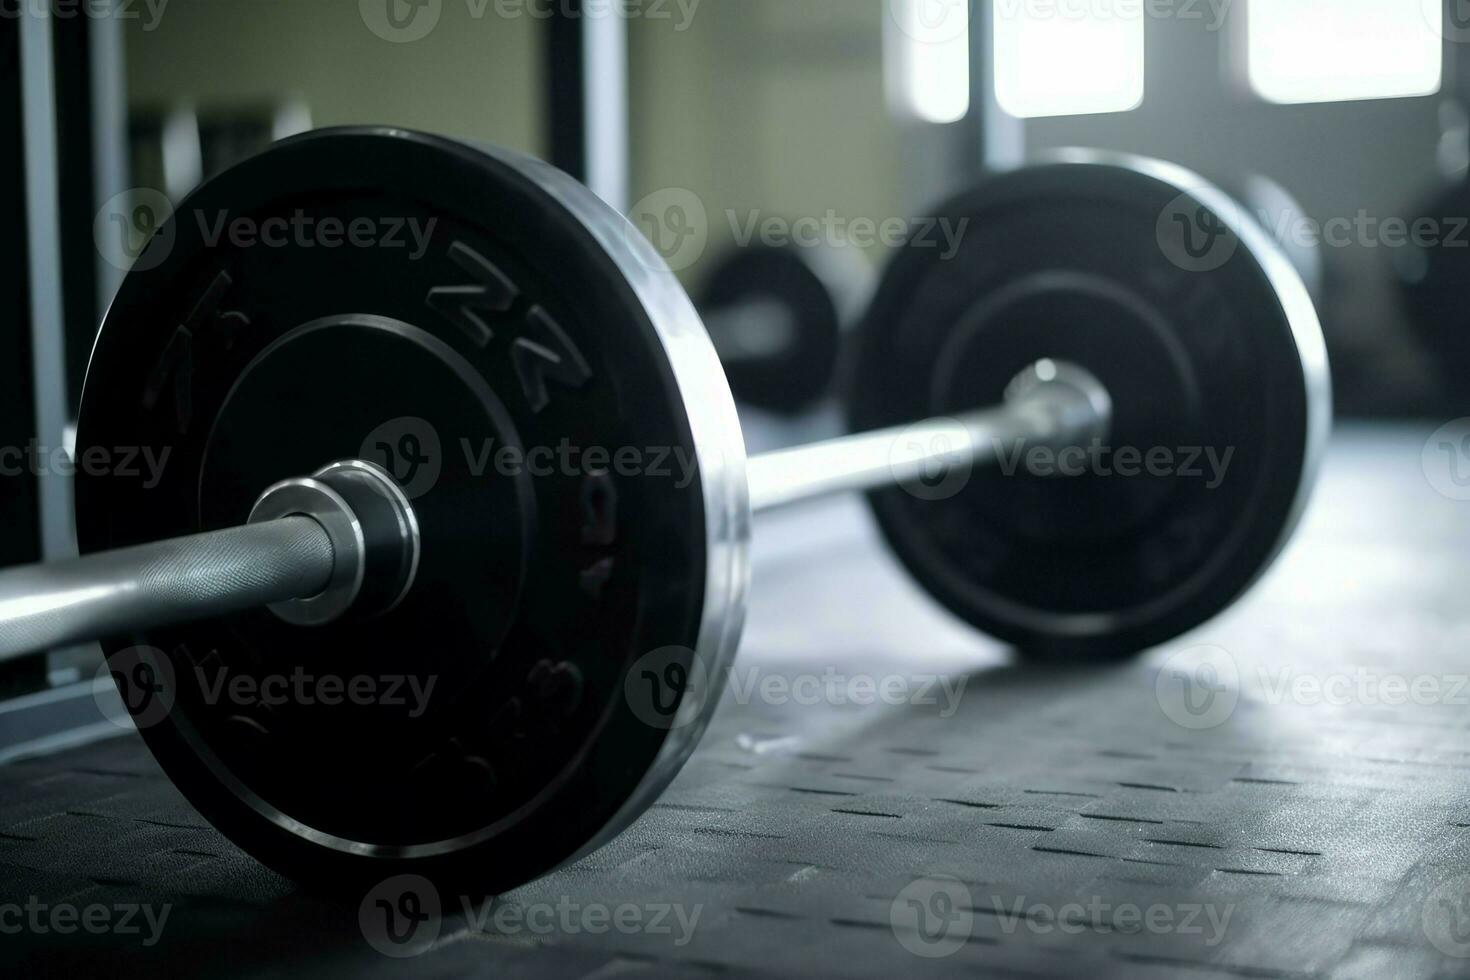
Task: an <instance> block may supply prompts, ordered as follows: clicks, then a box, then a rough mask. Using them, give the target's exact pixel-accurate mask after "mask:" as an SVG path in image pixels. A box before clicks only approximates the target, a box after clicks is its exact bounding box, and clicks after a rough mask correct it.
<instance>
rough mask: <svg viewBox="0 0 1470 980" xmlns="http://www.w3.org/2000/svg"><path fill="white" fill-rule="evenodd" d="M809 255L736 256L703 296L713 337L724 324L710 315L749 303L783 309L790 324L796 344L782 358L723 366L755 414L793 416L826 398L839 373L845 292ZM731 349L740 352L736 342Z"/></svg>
mask: <svg viewBox="0 0 1470 980" xmlns="http://www.w3.org/2000/svg"><path fill="white" fill-rule="evenodd" d="M811 252H812V250H811V249H803V248H800V247H798V246H794V245H793V246H788V247H784V248H778V247H775V246H767V245H752V246H749V247H746V248H741V249H738V250H736V251H735V252H733V253H731V254H730V255H728V256H726V257H725V258H724V260H723V261H721V262H720V264H719V265H718V266H717V267H716V269H715V271H714V273H713V274H712V275H711V276H710V277H709V279H708V280H707V281H706V282H705V284H704V288H703V291H702V292H701V294H700V299H699V301H698V306H699V310H700V312H701V314H702V315H704V316H705V317H706V321H707V323H708V324H709V327H710V330H711V332H712V333H713V332H715V331H717V330H718V329H719V323H720V321H719V320H717V319H714V318H713V317H711V314H712V313H717V312H719V311H721V310H729V309H730V308H732V307H736V306H741V305H745V304H752V303H759V304H769V305H771V306H774V307H777V308H779V309H780V310H781V311H782V315H783V318H784V319H785V320H786V321H787V322H788V323H789V324H790V326H791V329H792V337H791V343H789V344H788V345H786V346H785V347H784V348H782V349H781V350H780V351H778V352H774V353H772V354H770V355H769V356H764V357H759V358H751V359H749V360H738V361H737V360H730V361H726V363H725V374H726V376H727V377H728V378H729V380H730V389H731V390H732V391H733V392H734V393H735V397H736V398H738V399H740V400H741V401H744V402H748V403H749V404H751V405H754V406H756V407H757V408H764V409H767V410H768V411H772V412H778V413H781V414H785V415H793V414H796V413H797V412H800V411H801V410H803V409H805V408H808V407H810V406H811V405H812V404H813V403H814V402H817V401H819V400H820V399H822V398H824V397H826V396H827V395H828V394H829V393H830V390H831V387H832V380H833V377H834V376H835V375H836V373H837V363H838V358H839V356H840V354H841V337H842V330H843V326H844V316H845V314H846V311H845V309H844V307H843V296H841V295H839V290H840V289H841V286H840V284H837V283H829V281H828V279H827V278H826V277H824V276H823V274H822V272H821V270H820V269H819V268H818V266H817V264H816V263H817V261H818V260H817V259H816V257H815V256H814V255H812V254H809V253H811ZM834 264H835V263H834ZM849 292H851V290H849ZM714 339H715V346H716V349H723V347H724V346H725V345H724V344H723V343H722V339H721V338H720V337H719V336H718V335H716V336H715V338H714ZM728 342H729V343H731V344H732V345H733V346H738V339H737V338H729V339H728Z"/></svg>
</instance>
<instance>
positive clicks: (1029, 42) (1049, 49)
mask: <svg viewBox="0 0 1470 980" xmlns="http://www.w3.org/2000/svg"><path fill="white" fill-rule="evenodd" d="M1146 7H1147V5H1146V4H1143V3H1126V2H1124V3H1111V2H1109V3H1101V2H1098V0H1054V2H1052V0H1048V2H1037V0H994V9H995V96H996V99H997V101H999V102H1000V105H1001V108H1002V109H1004V110H1005V111H1006V112H1009V113H1010V114H1011V115H1013V116H1020V117H1022V118H1033V117H1036V116H1076V115H1085V114H1089V113H1097V112H1124V111H1126V110H1128V109H1133V108H1136V107H1137V106H1138V104H1139V103H1140V102H1142V101H1143V15H1144V10H1145V8H1146Z"/></svg>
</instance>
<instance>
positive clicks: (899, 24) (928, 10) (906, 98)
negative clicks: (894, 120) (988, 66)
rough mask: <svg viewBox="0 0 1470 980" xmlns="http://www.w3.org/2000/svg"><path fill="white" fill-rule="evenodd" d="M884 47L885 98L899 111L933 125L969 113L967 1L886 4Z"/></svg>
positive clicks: (905, 0)
mask: <svg viewBox="0 0 1470 980" xmlns="http://www.w3.org/2000/svg"><path fill="white" fill-rule="evenodd" d="M885 6H886V7H887V8H888V18H887V23H886V24H885V25H884V48H885V51H886V57H887V59H888V66H887V69H888V89H889V97H890V99H891V101H892V102H893V103H894V106H895V107H896V108H898V109H899V110H900V111H903V112H906V113H908V114H910V115H912V116H915V117H917V118H919V119H922V120H924V121H925V122H932V123H951V122H958V121H959V120H961V119H963V118H965V115H966V114H967V113H968V112H969V111H970V9H969V3H968V2H967V0H887V2H886V3H885Z"/></svg>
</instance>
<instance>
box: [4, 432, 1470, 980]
mask: <svg viewBox="0 0 1470 980" xmlns="http://www.w3.org/2000/svg"><path fill="white" fill-rule="evenodd" d="M1429 428H1431V427H1425V428H1424V429H1423V430H1422V431H1421V430H1419V429H1411V428H1400V429H1392V430H1374V431H1362V430H1359V431H1354V432H1350V433H1347V434H1346V435H1344V436H1342V437H1340V438H1339V440H1338V442H1337V444H1336V446H1335V447H1334V451H1333V455H1332V457H1331V460H1330V463H1329V467H1328V472H1327V474H1326V476H1325V479H1324V481H1323V485H1322V487H1321V490H1320V492H1319V494H1318V497H1317V500H1316V504H1315V505H1314V507H1313V510H1312V512H1311V514H1310V516H1309V519H1308V521H1307V524H1306V527H1305V528H1304V531H1303V533H1302V534H1301V536H1300V537H1299V539H1298V541H1297V543H1296V544H1295V545H1294V546H1293V547H1292V548H1291V550H1290V551H1289V552H1288V554H1287V555H1286V557H1285V559H1284V560H1283V562H1282V563H1281V564H1280V565H1279V566H1278V567H1277V569H1276V570H1275V571H1273V572H1272V573H1271V575H1270V576H1269V577H1268V578H1267V580H1266V581H1265V582H1264V583H1263V584H1262V586H1261V587H1260V588H1258V589H1257V590H1256V591H1255V592H1253V593H1252V594H1251V596H1250V597H1249V598H1248V599H1247V600H1246V601H1245V602H1243V603H1241V604H1240V605H1239V606H1238V607H1237V608H1236V609H1235V610H1234V611H1232V612H1231V613H1230V614H1229V615H1227V616H1226V617H1224V618H1222V619H1221V620H1219V621H1217V622H1216V623H1213V624H1210V625H1209V626H1208V627H1207V628H1205V629H1203V630H1201V631H1200V632H1198V633H1197V634H1195V635H1193V636H1190V637H1187V638H1185V639H1184V640H1182V641H1180V642H1178V643H1176V644H1174V645H1172V646H1170V647H1168V648H1166V649H1163V650H1160V651H1157V652H1156V653H1154V654H1152V655H1150V656H1149V657H1147V658H1145V659H1144V660H1142V661H1140V662H1137V663H1131V664H1126V665H1121V666H1117V667H1110V668H1107V669H1095V670H1077V669H1065V670H1064V669H1035V668H1026V667H1022V666H1019V665H1017V664H1016V663H1014V662H1013V661H1012V660H1011V658H1010V657H1009V656H1008V655H1007V654H1006V653H1005V652H1004V651H1001V650H999V649H997V648H995V647H993V646H991V645H989V644H988V643H986V641H984V640H982V639H979V638H977V637H975V636H973V635H972V634H971V633H969V632H968V631H967V630H965V629H964V628H962V627H961V626H960V625H958V624H957V623H955V622H954V621H953V620H952V619H950V618H949V617H947V616H946V615H944V614H942V613H941V612H939V611H937V610H936V609H935V608H934V607H933V605H932V604H931V603H929V602H928V601H927V600H925V599H924V598H923V597H922V596H920V595H919V594H918V593H917V592H916V591H915V589H914V588H913V586H912V585H910V584H909V583H908V582H907V581H906V580H905V579H904V577H903V576H902V574H901V573H900V572H899V571H898V570H897V569H896V568H895V567H894V566H893V565H892V563H891V562H890V561H889V559H887V558H886V557H885V556H884V555H883V553H882V550H881V548H880V546H879V545H878V543H877V542H876V540H875V538H874V536H873V532H872V530H871V528H870V526H869V525H868V523H867V521H866V518H865V516H864V515H863V513H862V511H861V510H860V508H859V506H858V504H857V502H856V501H851V500H845V501H835V502H831V503H829V504H824V505H820V506H816V507H814V508H811V509H807V510H803V511H798V512H792V513H789V514H785V515H780V516H779V517H777V518H775V519H774V521H773V523H772V524H762V525H761V534H760V541H759V542H758V548H757V555H756V571H755V576H756V582H757V584H756V586H755V590H754V595H753V608H752V612H751V617H750V625H749V629H748V631H747V641H746V644H745V647H744V650H745V654H744V655H743V657H742V660H741V661H740V664H739V666H738V667H737V669H736V672H735V675H734V677H733V680H732V683H731V685H730V687H729V689H728V690H727V692H726V695H725V703H724V705H723V707H722V709H721V711H720V714H719V716H718V718H717V720H716V723H715V726H714V727H713V728H712V730H711V731H710V732H709V734H708V735H707V736H706V738H705V740H704V742H703V744H702V746H701V749H700V751H699V752H698V754H697V755H696V756H695V758H694V760H693V761H692V762H691V763H690V765H689V766H688V767H687V769H686V770H685V772H684V773H683V774H682V775H681V777H680V778H679V780H678V781H677V782H676V783H675V785H674V786H673V788H672V789H671V790H670V791H669V792H668V793H667V794H666V795H665V796H664V798H663V799H662V800H661V801H660V802H659V803H658V805H657V806H655V807H654V808H653V809H652V810H651V811H650V812H649V813H648V814H647V815H646V816H645V817H644V818H643V819H642V820H641V821H640V822H639V823H638V824H637V825H636V826H635V827H634V828H633V829H632V830H630V831H629V832H628V833H626V834H624V835H623V836H622V837H621V838H620V839H619V840H617V841H616V842H615V843H614V844H613V845H611V846H610V847H608V848H606V849H604V850H603V851H601V852H599V853H597V854H594V855H592V856H591V857H590V858H588V859H586V860H585V861H583V862H581V863H580V864H578V865H576V866H574V867H571V868H568V869H566V870H564V871H562V872H560V873H558V874H557V875H555V876H553V877H551V878H547V879H545V880H543V881H540V882H537V883H535V884H534V885H531V886H529V887H526V888H523V889H521V890H519V891H517V892H515V893H513V894H511V895H507V896H504V897H503V898H501V899H499V900H498V901H497V902H496V903H495V904H494V905H493V906H488V907H487V906H484V905H476V904H473V903H472V904H471V905H470V906H469V908H468V909H467V910H466V908H465V907H464V903H463V902H461V900H460V899H458V898H456V897H455V896H448V895H437V896H436V895H429V894H422V893H414V894H412V895H407V896H406V895H404V894H401V893H398V892H393V893H391V894H389V893H387V892H385V893H383V894H379V895H375V896H366V897H365V898H364V901H363V903H362V905H361V906H360V907H359V906H358V905H355V904H348V905H332V904H328V903H324V902H320V901H316V900H313V899H309V898H306V897H303V896H301V895H299V894H296V893H294V892H293V891H292V889H291V887H290V886H289V885H288V884H287V883H286V882H285V881H283V880H281V879H279V878H277V877H275V876H274V875H272V874H270V873H269V872H266V871H264V870H262V869H261V868H259V867H258V866H257V865H256V864H254V863H253V862H252V861H251V860H249V859H248V858H246V857H245V856H244V855H242V854H241V853H240V852H239V851H237V850H236V849H235V848H234V847H232V846H231V845H230V844H229V843H228V842H226V841H225V840H224V839H223V838H221V837H220V836H219V835H218V834H216V833H215V832H214V831H213V830H211V829H210V828H209V827H208V826H207V825H205V824H204V823H203V821H201V820H200V819H199V818H198V817H197V816H196V815H195V814H194V813H193V812H192V811H191V810H190V808H189V807H188V805H187V804H185V803H184V801H183V800H182V798H181V797H180V796H179V795H178V793H177V792H176V791H175V790H174V789H173V788H172V787H171V786H170V785H169V783H168V782H167V780H165V779H164V778H163V776H162V775H161V773H160V772H159V770H158V769H157V768H156V766H155V765H154V764H153V762H152V759H151V758H150V757H149V755H148V754H147V752H146V751H145V750H144V748H143V747H142V744H141V742H139V741H138V740H137V739H136V738H135V737H133V736H131V735H128V736H125V737H121V738H116V739H112V740H110V741H106V742H103V743H98V744H95V745H92V746H89V747H85V748H81V749H72V750H69V751H66V752H63V753H60V754H56V755H51V756H46V757H42V758H36V759H31V760H27V761H22V762H18V763H15V764H12V765H10V766H8V767H3V768H0V965H3V964H4V963H5V962H6V961H7V960H9V961H10V962H11V963H12V964H16V963H17V961H19V965H21V966H22V967H23V968H24V969H26V970H27V971H28V973H29V974H30V975H36V974H40V975H45V974H48V973H54V974H56V975H70V976H81V975H87V974H91V973H108V974H112V975H116V974H118V973H125V972H133V971H136V972H141V973H152V974H154V975H158V974H162V973H168V972H176V973H187V972H191V971H193V970H195V969H203V968H206V967H207V968H208V970H209V972H210V973H211V974H212V975H248V976H281V975H298V974H299V975H303V976H305V975H329V976H331V975H344V976H364V975H367V976H375V975H383V976H388V975H394V976H399V975H405V974H407V975H415V976H417V975H423V976H458V975H467V974H468V975H482V976H506V975H514V976H548V977H581V976H586V977H623V976H671V975H672V976H680V975H687V976H696V977H715V976H728V975H742V974H751V973H757V974H775V975H789V974H807V975H816V976H857V977H869V976H871V977H893V976H904V975H915V974H928V973H931V972H932V973H935V974H958V975H965V974H970V975H985V976H1036V977H1045V976H1073V975H1079V974H1080V975H1090V976H1092V977H1112V976H1118V977H1145V978H1146V977H1161V978H1162V977H1201V978H1207V977H1296V976H1322V977H1334V978H1347V977H1354V978H1356V977H1364V978H1367V977H1399V976H1402V977H1459V976H1470V689H1467V688H1466V676H1467V674H1470V642H1467V641H1470V602H1467V601H1466V598H1465V589H1466V578H1467V575H1466V573H1467V571H1470V503H1462V502H1457V501H1454V500H1452V499H1450V498H1448V497H1447V496H1445V495H1444V494H1441V493H1439V492H1436V490H1435V489H1434V487H1433V485H1432V482H1433V481H1432V480H1431V479H1430V478H1429V477H1427V476H1426V473H1425V470H1424V468H1423V466H1422V465H1421V450H1423V448H1424V446H1425V439H1426V437H1427V436H1428V434H1429ZM1430 457H1431V463H1432V462H1433V457H1434V454H1433V453H1432V452H1431V454H1430ZM1445 465H1447V462H1446V464H1445ZM1430 476H1432V477H1433V478H1434V481H1437V482H1439V483H1441V484H1444V481H1445V479H1446V478H1447V477H1448V474H1442V473H1435V472H1433V468H1432V466H1431V473H1430ZM1450 486H1453V484H1450ZM775 525H779V526H775ZM833 692H836V693H835V694H834V693H833ZM813 700H816V701H819V702H821V703H819V704H813V703H810V702H811V701H813ZM854 700H856V701H877V702H878V703H876V704H868V705H861V704H853V703H834V702H842V701H854ZM420 891H422V890H420ZM378 899H383V900H384V904H382V905H379V904H378ZM436 904H437V906H438V907H439V908H440V909H441V910H442V914H439V915H433V914H431V912H432V909H433V907H434V906H435V905H436ZM28 905H31V906H36V907H37V908H39V909H41V910H42V911H41V912H38V913H37V914H39V915H42V916H43V919H44V916H45V915H49V914H51V911H52V910H54V909H56V908H57V907H62V906H71V907H75V909H76V910H77V914H78V915H85V914H86V910H87V909H88V908H89V907H91V906H101V907H104V908H105V909H107V910H108V911H107V912H106V913H95V914H97V915H98V916H99V917H100V916H102V915H103V914H106V915H107V916H109V917H110V918H109V919H108V922H111V923H113V924H115V925H121V922H120V917H121V915H123V914H125V912H124V910H126V909H127V908H130V907H137V908H138V909H139V910H138V911H135V912H134V913H133V915H132V920H131V925H132V926H134V927H136V929H137V932H136V933H132V932H127V931H126V930H122V929H117V928H112V929H109V930H108V931H106V933H105V934H103V935H91V934H90V933H89V932H88V931H87V930H84V929H79V930H78V931H77V932H76V933H75V934H72V935H66V936H61V935H57V934H56V930H54V929H51V928H49V927H47V928H43V929H41V930H37V929H34V928H22V929H21V930H20V931H19V932H16V931H14V930H12V929H11V928H10V926H11V925H13V924H14V923H15V922H16V921H19V917H20V915H21V914H28V913H25V907H26V906H28ZM7 907H8V908H15V907H20V911H19V912H15V913H11V914H9V915H7V912H6V909H7ZM385 910H387V911H396V912H399V913H402V914H406V915H407V916H408V918H406V919H405V918H403V915H400V916H399V917H398V918H397V919H396V920H394V921H389V920H388V918H387V911H385ZM415 913H417V914H415ZM165 914H166V915H167V918H166V919H162V916H164V915H165ZM149 916H151V917H152V918H151V919H150V918H149ZM161 919H162V921H161V926H158V927H155V924H157V923H159V921H160V920H161ZM48 921H54V920H48ZM98 921H99V922H100V921H102V920H101V919H100V918H99V919H98ZM155 938H156V939H157V941H156V943H155V944H153V945H151V946H150V945H146V944H147V943H148V942H150V941H151V940H153V939H155ZM383 949H386V950H387V951H389V952H392V953H398V954H403V953H410V954H415V955H414V956H413V957H412V958H411V959H409V958H405V959H394V958H390V957H389V956H387V955H385V954H384V953H383V952H381V951H380V950H383ZM14 975H17V976H19V975H21V974H19V973H17V974H14Z"/></svg>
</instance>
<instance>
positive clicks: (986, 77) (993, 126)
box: [970, 0, 1026, 172]
mask: <svg viewBox="0 0 1470 980" xmlns="http://www.w3.org/2000/svg"><path fill="white" fill-rule="evenodd" d="M970 115H971V118H972V119H974V120H975V127H974V136H973V143H974V145H975V147H976V151H977V158H976V161H975V163H976V164H977V167H976V169H978V170H979V171H981V172H994V171H1000V170H1014V169H1015V168H1017V167H1019V166H1021V165H1022V164H1023V163H1025V161H1026V125H1025V123H1024V121H1022V120H1020V119H1017V118H1016V117H1015V116H1013V115H1011V114H1010V113H1008V112H1006V111H1005V110H1004V109H1002V108H1001V107H1000V101H999V100H998V99H996V97H995V0H975V2H974V5H973V6H972V8H971V11H970Z"/></svg>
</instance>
